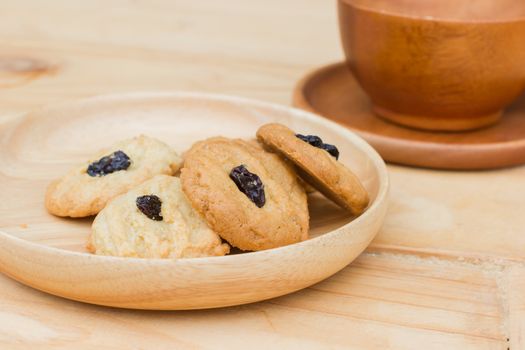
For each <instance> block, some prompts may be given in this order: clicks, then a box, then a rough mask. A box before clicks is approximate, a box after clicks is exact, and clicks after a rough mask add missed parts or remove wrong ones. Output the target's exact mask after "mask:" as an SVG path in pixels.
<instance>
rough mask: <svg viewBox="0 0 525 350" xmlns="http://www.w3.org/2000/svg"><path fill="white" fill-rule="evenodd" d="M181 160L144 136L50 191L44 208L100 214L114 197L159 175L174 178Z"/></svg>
mask: <svg viewBox="0 0 525 350" xmlns="http://www.w3.org/2000/svg"><path fill="white" fill-rule="evenodd" d="M180 164H181V159H180V157H179V156H178V154H177V153H176V152H175V151H173V150H172V149H171V148H170V147H169V146H168V145H166V144H165V143H163V142H161V141H159V140H156V139H154V138H151V137H147V136H144V135H141V136H138V137H134V138H132V139H127V140H123V141H121V142H118V143H117V144H115V145H113V146H112V147H111V148H109V149H106V150H104V151H101V152H100V153H99V154H98V155H96V156H95V157H93V159H92V160H90V161H88V162H86V163H84V164H82V165H80V166H78V167H76V168H75V169H73V170H71V171H70V172H68V173H67V174H66V175H65V176H64V177H62V178H60V179H58V180H55V181H53V182H52V183H51V184H50V185H49V186H48V188H47V193H46V198H45V205H46V208H47V210H48V211H49V212H50V213H51V214H54V215H57V216H70V217H84V216H90V215H95V214H97V213H98V212H99V211H100V210H102V208H104V206H105V205H106V203H107V202H108V201H109V200H111V199H112V198H114V197H116V196H118V195H119V194H122V193H124V192H126V191H128V190H129V189H131V188H132V187H135V186H137V185H139V184H140V183H142V182H144V181H146V180H148V179H150V178H152V177H154V176H155V175H159V174H166V175H171V174H173V173H174V172H176V171H177V170H178V168H179V167H180Z"/></svg>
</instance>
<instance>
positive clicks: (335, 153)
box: [295, 134, 339, 160]
mask: <svg viewBox="0 0 525 350" xmlns="http://www.w3.org/2000/svg"><path fill="white" fill-rule="evenodd" d="M295 136H296V137H297V138H298V139H300V140H302V141H304V142H306V143H309V144H310V145H312V146H314V147H317V148H320V149H324V150H325V151H326V152H328V153H329V154H330V155H331V156H332V157H334V158H335V159H336V160H338V159H339V150H338V149H337V147H335V146H334V145H330V144H328V143H324V142H323V140H322V139H321V138H320V137H319V136H315V135H301V134H295Z"/></svg>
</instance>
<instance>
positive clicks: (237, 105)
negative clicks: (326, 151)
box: [0, 93, 388, 310]
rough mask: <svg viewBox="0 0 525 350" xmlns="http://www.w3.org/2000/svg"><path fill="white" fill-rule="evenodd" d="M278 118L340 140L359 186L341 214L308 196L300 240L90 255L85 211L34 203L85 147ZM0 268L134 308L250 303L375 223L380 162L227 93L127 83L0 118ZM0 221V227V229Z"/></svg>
mask: <svg viewBox="0 0 525 350" xmlns="http://www.w3.org/2000/svg"><path fill="white" fill-rule="evenodd" d="M272 121H279V122H281V123H284V124H287V125H289V126H290V127H292V128H293V129H295V130H297V131H300V132H302V133H311V134H318V135H320V136H321V137H323V138H326V140H330V142H331V143H335V144H337V145H338V147H339V149H340V150H341V161H342V162H344V163H346V164H348V165H349V166H350V167H351V168H352V169H353V170H354V171H355V172H356V173H357V174H358V176H359V177H360V178H361V180H362V181H363V183H364V185H365V186H366V188H367V189H368V191H369V192H370V195H371V198H372V202H371V205H370V207H369V209H368V210H367V211H366V212H365V213H364V214H363V215H362V216H360V217H358V218H357V219H354V220H352V218H351V217H349V216H348V215H347V214H346V213H345V212H343V211H341V210H340V209H338V208H337V207H335V206H334V205H332V204H331V203H330V202H328V201H327V200H325V199H324V198H322V197H320V196H319V195H317V194H316V195H314V196H312V197H311V198H310V204H311V206H310V209H311V217H312V218H311V232H310V233H311V239H309V240H307V241H305V242H301V243H299V244H293V245H290V246H286V247H282V248H278V249H271V250H267V251H261V252H256V253H245V254H238V255H229V256H225V257H212V258H197V259H180V260H163V259H134V258H116V257H103V256H95V255H91V254H88V253H86V252H85V249H84V244H85V241H86V237H87V234H88V232H89V230H90V224H91V222H92V218H88V219H81V220H73V219H62V218H57V217H53V216H52V215H49V214H48V213H47V212H46V211H45V209H44V203H43V199H44V191H45V188H46V186H47V184H48V182H49V181H50V180H51V179H52V178H55V177H58V176H60V175H61V174H63V173H64V172H65V171H66V170H67V169H68V168H70V167H71V166H72V165H73V164H75V163H78V162H80V161H82V160H83V159H85V158H86V157H88V156H89V155H90V154H92V153H93V152H94V151H95V150H97V149H99V148H101V147H103V146H106V145H109V144H111V143H113V142H114V141H116V140H119V139H122V138H126V137H131V136H134V135H137V134H140V133H144V134H148V135H151V136H154V137H158V138H159V139H162V140H164V141H166V142H167V143H169V144H171V145H172V146H173V147H174V148H175V149H176V150H178V151H179V152H182V151H184V150H185V149H187V148H188V147H189V146H190V145H191V144H192V143H193V142H194V141H197V140H199V139H202V138H206V137H210V136H215V135H224V136H231V137H244V138H250V137H254V135H255V131H256V129H257V127H258V126H260V125H261V124H263V123H267V122H272ZM0 144H1V147H0V163H1V164H2V167H1V168H0V184H1V191H0V198H1V201H0V208H1V213H2V215H1V218H0V269H1V270H2V271H3V272H4V273H5V274H7V275H9V276H11V277H12V278H14V279H16V280H18V281H20V282H22V283H25V284H27V285H29V286H32V287H34V288H37V289H40V290H42V291H45V292H48V293H51V294H55V295H59V296H62V297H66V298H69V299H74V300H79V301H84V302H89V303H94V304H101V305H109V306H116V307H125V308H138V309H163V310H177V309H199V308H212V307H221V306H228V305H237V304H243V303H250V302H255V301H259V300H263V299H268V298H272V297H276V296H279V295H283V294H286V293H290V292H293V291H296V290H298V289H301V288H304V287H307V286H309V285H311V284H314V283H316V282H318V281H321V280H322V279H324V278H327V277H328V276H330V275H332V274H334V273H335V272H337V271H339V270H340V269H342V268H343V267H345V266H346V265H347V264H349V263H350V262H351V261H352V260H353V259H354V258H355V257H357V255H359V254H360V253H361V252H362V251H363V250H364V249H365V247H366V246H367V245H368V244H369V243H370V241H371V240H372V238H373V237H374V236H375V234H376V233H377V231H378V230H379V228H380V226H381V224H382V222H383V219H384V216H385V211H386V205H387V198H386V196H387V189H388V178H387V173H386V168H385V165H384V162H383V161H382V159H381V158H380V157H379V155H378V154H377V153H376V152H375V151H374V150H373V149H372V147H370V146H369V145H368V144H367V143H366V142H364V141H363V140H362V139H361V138H359V137H358V136H356V135H355V134H353V133H351V132H350V131H347V130H346V129H343V128H340V127H339V126H338V125H337V124H335V123H332V122H329V121H326V120H325V119H322V118H319V117H317V116H315V115H313V114H311V113H307V112H304V111H301V110H295V109H291V108H287V107H282V106H277V105H272V104H267V103H261V102H256V101H250V100H245V99H240V98H235V97H225V96H212V95H204V94H191V93H176V94H131V95H122V96H109V97H98V98H93V99H88V100H84V101H80V102H75V103H70V104H64V105H59V106H56V107H50V108H45V109H41V110H38V111H35V112H31V113H29V114H27V115H24V116H22V117H20V118H18V119H16V120H15V121H13V122H11V123H9V124H7V125H3V126H2V127H1V128H0ZM2 231H3V232H2Z"/></svg>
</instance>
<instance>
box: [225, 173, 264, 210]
mask: <svg viewBox="0 0 525 350" xmlns="http://www.w3.org/2000/svg"><path fill="white" fill-rule="evenodd" d="M230 179H232V180H233V182H235V184H236V185H237V188H238V189H239V191H241V192H242V193H244V194H245V195H246V197H248V198H249V199H250V200H251V201H252V202H253V203H255V205H256V206H257V207H259V208H262V207H263V206H264V204H265V203H266V197H265V195H264V185H263V183H262V181H261V179H260V178H259V176H257V175H256V174H253V173H251V172H249V171H248V169H246V167H245V166H244V165H239V166H237V167H235V168H233V169H232V170H231V171H230Z"/></svg>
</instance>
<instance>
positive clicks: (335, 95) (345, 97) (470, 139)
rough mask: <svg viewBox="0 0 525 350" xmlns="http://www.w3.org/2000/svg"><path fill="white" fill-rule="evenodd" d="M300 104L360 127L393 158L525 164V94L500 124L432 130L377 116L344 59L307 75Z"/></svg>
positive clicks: (449, 165) (468, 165)
mask: <svg viewBox="0 0 525 350" xmlns="http://www.w3.org/2000/svg"><path fill="white" fill-rule="evenodd" d="M293 103H294V105H295V106H297V107H300V108H303V109H306V110H308V111H312V112H315V113H317V114H320V115H322V116H324V117H326V118H328V119H331V120H333V121H336V122H338V123H340V124H342V125H345V126H346V127H348V128H350V129H351V130H352V131H355V132H357V133H358V134H359V135H360V136H362V137H363V138H364V139H365V140H367V141H368V142H370V144H371V145H372V146H373V147H374V148H375V149H376V150H377V151H378V152H379V154H381V156H382V157H383V158H384V159H385V160H386V161H389V162H392V163H399V164H406V165H413V166H420V167H429V168H438V169H490V168H500V167H507V166H512V165H518V164H523V163H525V95H523V96H522V97H521V98H520V99H519V100H518V101H516V102H515V103H514V105H512V106H511V107H509V108H508V109H507V110H506V112H505V114H504V116H503V118H502V120H501V121H500V122H499V123H498V124H496V125H495V126H492V127H488V128H484V129H479V130H474V131H470V132H457V133H447V132H427V131H419V130H415V129H409V128H405V127H402V126H398V125H396V124H393V123H390V122H388V121H385V120H383V119H381V118H379V117H376V116H375V115H374V114H373V113H372V111H371V108H370V102H369V99H368V97H367V96H366V94H365V93H364V91H363V90H362V89H361V87H360V86H359V84H358V83H357V81H356V80H355V78H354V76H353V75H352V73H351V72H350V70H349V69H347V67H346V65H345V64H344V63H336V64H332V65H329V66H326V67H322V68H320V69H317V70H314V71H313V72H311V73H309V74H308V75H306V76H305V77H304V78H303V79H302V80H301V81H300V82H299V83H298V84H297V86H296V88H295V93H294V99H293Z"/></svg>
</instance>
